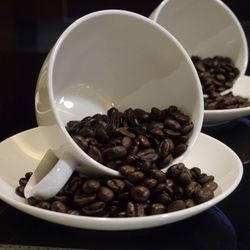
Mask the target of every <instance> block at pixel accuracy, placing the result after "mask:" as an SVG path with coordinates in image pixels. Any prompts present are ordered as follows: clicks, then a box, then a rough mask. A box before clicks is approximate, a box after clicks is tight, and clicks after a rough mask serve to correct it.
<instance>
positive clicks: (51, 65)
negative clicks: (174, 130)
mask: <svg viewBox="0 0 250 250" xmlns="http://www.w3.org/2000/svg"><path fill="white" fill-rule="evenodd" d="M100 15H126V16H130V17H132V18H135V19H137V20H138V21H142V22H145V23H147V25H151V26H153V27H154V28H155V29H158V30H159V32H161V33H163V34H164V35H165V37H166V39H168V40H170V41H171V42H172V43H174V44H175V46H176V47H177V48H178V49H179V50H180V51H181V53H182V55H183V59H184V60H185V61H186V63H187V65H188V66H189V68H190V70H191V71H192V73H193V77H194V79H195V82H194V84H196V85H197V91H198V94H199V95H198V98H199V100H198V101H199V104H200V108H199V110H200V115H199V117H198V119H197V123H196V130H195V132H194V133H193V136H192V140H191V141H189V143H188V149H187V150H186V151H185V152H184V153H183V154H182V155H181V156H179V157H181V159H180V161H181V160H183V158H184V156H186V155H187V154H188V152H189V151H190V150H191V148H193V145H194V143H195V141H196V140H197V138H198V136H199V134H200V131H201V128H202V122H203V116H204V112H203V110H204V103H203V93H202V89H201V85H200V80H199V77H198V74H197V72H196V70H195V67H194V65H193V63H192V61H191V59H190V57H189V55H188V53H187V52H186V50H185V49H184V48H183V46H182V45H181V44H180V43H179V42H178V40H177V39H176V38H175V37H174V36H173V35H172V34H171V33H170V32H168V31H167V30H166V29H164V28H163V27H162V26H161V25H160V24H158V23H156V22H154V21H153V20H150V19H149V18H147V17H145V16H142V15H140V14H137V13H134V12H130V11H126V10H116V9H109V10H101V11H95V12H92V13H90V14H87V15H85V16H83V17H81V18H79V19H77V20H76V21H75V22H73V23H72V24H71V25H70V26H68V28H66V30H65V31H64V32H63V33H62V34H61V35H60V37H59V38H58V40H57V41H56V43H55V45H54V47H53V49H52V50H51V53H50V58H49V62H48V96H49V101H50V103H51V110H52V112H53V114H54V117H55V120H56V123H57V125H59V126H58V127H59V128H60V129H61V131H62V132H63V134H64V135H65V139H66V141H67V143H68V144H70V145H71V147H73V149H74V152H76V153H77V154H78V155H79V156H81V157H82V156H84V157H85V158H87V160H88V161H89V162H92V164H93V165H95V167H96V168H98V169H99V170H101V171H102V172H106V174H109V175H113V176H119V175H120V174H119V172H118V171H117V170H113V169H111V168H109V167H107V166H105V165H103V164H101V163H99V162H97V161H95V160H94V159H93V158H91V157H90V156H89V155H88V154H87V153H85V152H84V151H83V150H82V149H80V147H78V146H77V144H76V143H75V142H74V140H73V139H72V137H71V136H70V135H69V133H68V132H67V130H66V128H65V125H64V124H63V122H62V120H61V118H60V116H59V114H58V112H57V110H56V107H55V101H54V100H55V98H54V91H53V87H52V86H53V81H52V79H53V69H54V63H55V60H56V57H57V53H58V51H59V49H60V47H61V45H62V43H63V41H64V39H65V38H66V37H67V36H69V35H70V33H71V32H72V31H73V30H74V29H75V28H76V27H77V26H78V25H80V24H81V23H83V22H85V21H87V20H89V19H92V18H95V17H97V16H100ZM179 157H178V158H179ZM166 169H167V167H166V168H164V169H162V170H166Z"/></svg>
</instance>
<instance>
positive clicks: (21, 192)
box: [16, 186, 25, 198]
mask: <svg viewBox="0 0 250 250" xmlns="http://www.w3.org/2000/svg"><path fill="white" fill-rule="evenodd" d="M24 187H25V186H18V187H17V188H16V194H17V195H19V196H21V197H23V198H24Z"/></svg>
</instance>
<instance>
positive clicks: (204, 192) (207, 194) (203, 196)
mask: <svg viewBox="0 0 250 250" xmlns="http://www.w3.org/2000/svg"><path fill="white" fill-rule="evenodd" d="M213 197H214V193H213V191H212V190H211V189H209V188H201V189H200V190H199V191H198V192H196V193H195V194H194V195H193V198H194V200H195V201H196V202H197V203H203V202H206V201H208V200H211V199H212V198H213Z"/></svg>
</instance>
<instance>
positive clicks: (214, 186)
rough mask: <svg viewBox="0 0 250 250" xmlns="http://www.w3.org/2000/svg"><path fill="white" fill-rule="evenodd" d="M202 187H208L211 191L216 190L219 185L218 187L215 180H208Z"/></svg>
mask: <svg viewBox="0 0 250 250" xmlns="http://www.w3.org/2000/svg"><path fill="white" fill-rule="evenodd" d="M202 187H203V188H208V189H210V190H211V191H215V190H216V189H217V187H218V184H217V183H216V182H214V181H208V182H206V183H205V184H203V186H202Z"/></svg>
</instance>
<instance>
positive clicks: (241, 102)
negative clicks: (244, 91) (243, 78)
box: [204, 92, 250, 110]
mask: <svg viewBox="0 0 250 250" xmlns="http://www.w3.org/2000/svg"><path fill="white" fill-rule="evenodd" d="M249 106H250V102H249V100H248V98H244V97H242V96H235V95H233V94H232V92H229V93H228V94H226V95H220V94H218V93H214V94H211V95H209V96H208V97H204V107H205V109H207V110H214V109H234V108H244V107H249Z"/></svg>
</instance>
